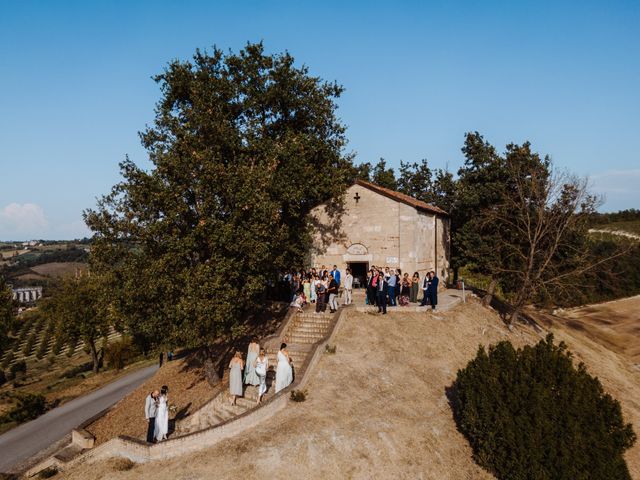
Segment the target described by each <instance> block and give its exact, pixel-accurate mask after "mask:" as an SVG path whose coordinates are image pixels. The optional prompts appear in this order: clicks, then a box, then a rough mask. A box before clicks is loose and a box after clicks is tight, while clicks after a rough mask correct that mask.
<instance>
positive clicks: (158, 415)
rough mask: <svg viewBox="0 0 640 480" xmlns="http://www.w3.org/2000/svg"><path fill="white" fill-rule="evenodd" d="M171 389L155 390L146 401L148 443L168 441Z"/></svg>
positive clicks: (165, 387)
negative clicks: (169, 395) (169, 396)
mask: <svg viewBox="0 0 640 480" xmlns="http://www.w3.org/2000/svg"><path fill="white" fill-rule="evenodd" d="M168 394H169V387H167V386H166V385H163V386H162V388H161V389H160V390H159V391H158V390H154V391H153V392H151V393H150V394H149V395H147V398H146V400H145V404H144V416H145V418H146V420H147V442H149V443H155V442H161V441H162V440H166V439H167V435H168V433H169V403H168V401H169V400H168Z"/></svg>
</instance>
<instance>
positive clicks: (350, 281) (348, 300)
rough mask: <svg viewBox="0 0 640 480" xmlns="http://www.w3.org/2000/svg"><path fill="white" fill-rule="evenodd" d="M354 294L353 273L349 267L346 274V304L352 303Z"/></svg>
mask: <svg viewBox="0 0 640 480" xmlns="http://www.w3.org/2000/svg"><path fill="white" fill-rule="evenodd" d="M352 294H353V275H351V269H350V268H347V274H346V275H345V276H344V304H345V305H351V302H352Z"/></svg>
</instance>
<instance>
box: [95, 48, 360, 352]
mask: <svg viewBox="0 0 640 480" xmlns="http://www.w3.org/2000/svg"><path fill="white" fill-rule="evenodd" d="M155 80H156V81H157V82H158V84H159V85H160V90H161V92H162V98H161V99H160V101H159V102H158V105H157V107H156V118H155V122H154V124H153V125H152V126H151V127H149V128H148V129H147V130H145V131H144V132H142V133H141V139H142V143H143V145H144V146H145V148H146V149H147V151H148V153H149V159H150V160H151V162H152V164H153V168H152V169H151V170H149V171H144V170H142V169H141V168H139V167H137V166H136V165H135V164H134V163H133V162H132V161H130V160H129V159H127V160H125V161H124V162H123V163H122V164H121V172H122V176H123V181H122V182H121V183H119V184H118V185H116V186H115V187H114V188H113V191H112V192H111V193H110V194H109V195H107V196H105V197H103V198H102V199H101V201H100V202H99V204H98V207H97V209H95V210H89V211H87V212H86V214H85V218H86V222H87V224H88V225H89V227H90V228H91V229H92V230H93V232H94V234H95V239H94V247H93V255H92V257H93V259H92V262H93V264H92V266H93V268H94V270H95V271H96V272H100V273H101V274H102V273H104V272H107V271H108V272H109V275H110V277H111V279H112V288H115V292H117V293H116V294H114V296H113V301H112V305H111V306H112V308H113V310H114V316H115V317H118V318H123V319H125V321H126V322H128V326H129V327H130V329H131V330H132V331H133V333H134V334H136V333H142V334H143V335H144V336H145V337H146V338H147V339H150V340H151V341H154V342H157V343H163V344H165V345H175V344H176V343H179V344H186V345H194V346H195V345H203V344H205V345H206V344H208V343H210V342H212V341H214V340H215V339H216V338H218V337H219V335H221V334H227V333H230V332H232V331H233V329H234V328H235V326H236V324H237V322H238V319H239V318H240V317H241V316H242V315H243V314H244V313H245V312H247V311H248V310H251V309H253V308H256V307H257V306H259V302H260V301H261V298H262V297H261V296H262V295H263V293H264V291H265V288H266V286H267V285H268V282H270V281H271V280H273V278H274V276H275V274H276V272H277V271H279V270H280V269H283V268H289V267H291V266H293V265H300V264H302V263H303V260H304V256H305V255H306V253H307V248H308V245H309V239H310V221H309V217H308V214H309V212H310V211H311V210H312V209H313V208H314V207H316V206H317V205H319V204H321V203H323V202H328V205H329V207H328V208H333V207H336V202H337V203H338V205H337V206H339V202H340V201H341V197H342V194H343V192H344V190H345V188H346V186H347V185H348V181H349V179H350V178H351V177H352V175H353V167H352V165H351V161H350V158H349V157H348V156H345V155H344V153H343V149H344V146H345V143H346V141H345V136H344V127H343V126H342V125H341V124H340V122H339V121H338V119H337V117H336V114H335V111H336V103H335V101H336V99H337V98H338V97H339V96H340V94H341V93H342V91H343V89H342V88H341V87H340V86H339V85H337V84H335V83H327V82H325V81H323V80H321V79H320V78H318V77H314V76H312V75H310V74H309V70H308V68H307V67H299V66H296V64H295V62H294V59H293V57H291V55H289V54H287V53H285V54H279V55H267V54H265V52H264V49H263V46H262V45H261V44H249V45H247V46H246V47H245V48H244V49H243V50H241V51H240V52H239V53H237V54H234V53H224V52H222V51H221V50H218V49H214V50H213V51H212V52H211V53H207V52H202V51H197V52H196V53H195V55H194V56H193V58H192V60H190V61H174V62H172V63H170V64H169V65H168V66H167V67H166V69H165V71H164V72H163V73H162V74H160V75H158V76H157V77H156V78H155Z"/></svg>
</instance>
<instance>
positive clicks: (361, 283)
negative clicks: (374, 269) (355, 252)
mask: <svg viewBox="0 0 640 480" xmlns="http://www.w3.org/2000/svg"><path fill="white" fill-rule="evenodd" d="M348 265H349V268H350V269H351V275H353V288H364V287H366V286H367V271H368V270H369V262H349V263H348Z"/></svg>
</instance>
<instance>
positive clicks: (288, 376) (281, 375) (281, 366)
mask: <svg viewBox="0 0 640 480" xmlns="http://www.w3.org/2000/svg"><path fill="white" fill-rule="evenodd" d="M291 363H292V360H291V357H290V356H289V352H288V351H287V344H286V343H283V344H282V345H280V351H279V352H278V366H277V367H276V393H278V392H279V391H280V390H282V389H283V388H287V387H288V386H289V385H291V382H293V369H292V368H291Z"/></svg>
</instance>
